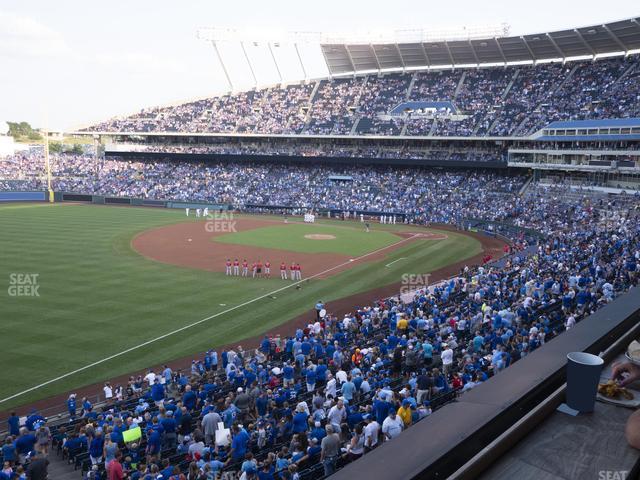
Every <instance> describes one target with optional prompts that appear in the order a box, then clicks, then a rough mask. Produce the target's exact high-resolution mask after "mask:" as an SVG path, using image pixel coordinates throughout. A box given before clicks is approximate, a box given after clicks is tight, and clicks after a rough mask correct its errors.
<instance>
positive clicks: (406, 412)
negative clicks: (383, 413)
mask: <svg viewBox="0 0 640 480" xmlns="http://www.w3.org/2000/svg"><path fill="white" fill-rule="evenodd" d="M397 415H398V417H400V419H401V420H402V423H403V424H404V428H407V427H408V426H410V425H411V402H410V401H409V400H407V399H404V400H403V401H402V405H401V406H400V408H398V412H397Z"/></svg>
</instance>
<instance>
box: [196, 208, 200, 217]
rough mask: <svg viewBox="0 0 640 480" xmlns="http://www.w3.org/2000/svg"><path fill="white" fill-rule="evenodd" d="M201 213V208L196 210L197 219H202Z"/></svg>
mask: <svg viewBox="0 0 640 480" xmlns="http://www.w3.org/2000/svg"><path fill="white" fill-rule="evenodd" d="M200 212H201V210H200V209H199V208H196V218H200Z"/></svg>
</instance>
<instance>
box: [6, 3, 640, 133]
mask: <svg viewBox="0 0 640 480" xmlns="http://www.w3.org/2000/svg"><path fill="white" fill-rule="evenodd" d="M602 6H603V4H602V2H599V1H595V0H581V1H576V0H563V1H557V0H553V1H552V0H538V1H536V2H524V1H515V0H511V1H509V0H492V1H490V2H478V1H477V0H458V1H457V2H432V1H428V0H421V1H420V0H415V1H414V0H395V1H389V0H385V1H381V0H366V1H361V0H323V1H320V2H301V1H300V0H297V1H293V0H283V1H271V2H269V1H264V0H262V1H243V0H236V1H233V2H232V1H228V0H225V1H220V0H209V1H205V0H183V1H175V0H174V1H166V0H129V1H126V2H125V1H121V0H111V1H109V2H94V1H88V0H84V1H80V0H59V1H50V0H49V1H47V0H39V1H29V0H2V2H0V64H1V65H2V67H1V68H0V120H12V121H13V120H26V121H29V122H31V123H32V124H33V125H35V126H44V125H45V124H48V125H49V128H51V129H70V128H73V127H76V126H80V125H83V124H87V123H90V122H93V121H98V120H102V119H105V118H109V117H111V116H114V115H123V114H127V113H132V112H134V111H137V110H139V109H140V108H143V107H147V106H153V105H161V104H167V103H172V102H178V101H181V100H186V99H192V98H200V97H205V96H211V95H215V94H217V93H220V92H223V91H225V90H226V89H227V85H226V81H225V79H224V75H223V73H222V70H221V69H220V67H219V64H218V62H217V60H216V57H215V55H214V52H213V49H212V48H211V45H210V44H208V43H206V42H204V41H202V40H198V38H197V37H196V32H197V30H198V29H199V28H201V27H207V26H219V27H228V28H240V29H243V30H246V31H257V30H265V29H269V30H271V29H279V30H283V31H314V32H333V33H336V34H340V33H345V32H347V33H348V32H352V31H354V30H357V31H366V30H372V31H375V30H378V29H386V30H389V29H405V28H423V27H425V28H428V27H430V28H435V29H437V30H443V29H446V28H451V29H456V28H461V27H463V26H479V25H485V24H487V25H498V24H500V23H503V22H506V23H508V24H509V25H510V26H511V33H512V34H523V33H534V32H537V31H545V30H554V29H561V28H566V27H576V26H584V25H589V24H593V23H602V22H607V21H612V20H620V19H623V18H628V17H632V16H637V15H638V14H640V7H639V6H638V3H637V0H625V1H622V0H609V1H608V2H607V3H606V10H604V11H603V10H602ZM249 53H250V55H251V56H252V59H253V60H254V61H255V62H256V67H257V71H258V80H259V82H260V83H261V84H271V83H275V82H276V78H277V77H276V74H275V69H274V68H273V67H272V64H271V61H270V58H269V57H268V51H266V50H265V49H264V48H262V49H261V48H260V47H258V48H255V47H250V48H249ZM303 53H304V56H305V62H306V63H307V67H308V69H309V70H310V71H311V74H312V76H321V75H323V73H324V66H323V63H322V58H321V56H320V54H319V50H318V49H317V47H314V46H311V45H309V46H306V47H305V49H304V52H303ZM223 55H225V58H226V61H227V63H228V67H229V69H230V70H231V74H232V77H233V80H234V83H235V84H237V85H238V86H244V87H249V86H250V83H251V77H250V74H249V72H248V70H247V68H246V66H245V64H244V62H243V58H242V53H241V51H240V49H239V48H238V46H237V45H231V44H229V45H225V46H223ZM277 55H278V56H279V60H280V62H281V65H282V68H283V74H284V76H285V78H286V79H291V80H294V79H298V78H300V77H301V72H300V69H299V67H298V65H297V64H296V62H295V57H294V56H293V52H292V50H291V49H290V48H287V47H285V46H283V47H282V49H281V50H280V51H278V52H277Z"/></svg>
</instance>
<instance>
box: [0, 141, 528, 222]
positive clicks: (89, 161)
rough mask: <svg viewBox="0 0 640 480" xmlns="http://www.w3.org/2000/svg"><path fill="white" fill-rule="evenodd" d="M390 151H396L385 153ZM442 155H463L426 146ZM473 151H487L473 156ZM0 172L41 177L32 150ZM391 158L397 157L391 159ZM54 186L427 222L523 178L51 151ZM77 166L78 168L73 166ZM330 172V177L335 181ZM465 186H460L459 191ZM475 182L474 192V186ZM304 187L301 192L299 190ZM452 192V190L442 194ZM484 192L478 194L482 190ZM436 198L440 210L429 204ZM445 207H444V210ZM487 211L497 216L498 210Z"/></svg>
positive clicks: (13, 177) (514, 186)
mask: <svg viewBox="0 0 640 480" xmlns="http://www.w3.org/2000/svg"><path fill="white" fill-rule="evenodd" d="M389 153H390V158H391V154H392V153H395V154H396V155H397V152H395V151H390V152H389ZM429 155H433V156H434V157H435V158H440V159H445V158H449V157H451V156H457V157H456V158H457V159H458V160H461V159H465V158H466V157H464V155H466V154H465V153H457V152H451V151H432V152H430V154H429ZM476 155H490V154H489V153H477V154H476ZM17 158H18V159H17V161H16V162H15V163H11V161H10V159H5V160H4V161H3V163H2V164H8V165H12V167H11V168H7V169H4V168H3V170H2V172H3V174H2V177H3V179H4V181H25V182H32V185H33V187H34V188H35V187H36V186H37V185H42V182H44V172H43V161H42V157H41V155H39V154H38V153H31V154H21V155H19V156H18V157H17ZM395 158H398V157H397V156H396V157H395ZM50 164H51V170H52V187H53V189H54V190H55V191H65V192H74V193H84V194H98V195H107V196H121V197H134V198H148V199H154V200H191V201H207V202H212V203H217V204H230V205H233V206H235V207H236V208H243V207H245V206H247V205H268V206H282V207H291V208H294V207H295V208H314V209H338V210H349V209H351V208H355V209H357V210H360V211H371V212H389V213H391V212H412V213H413V215H415V216H417V217H423V216H424V217H427V216H430V218H429V221H444V222H448V221H451V220H452V218H453V215H454V212H455V210H456V209H457V208H459V207H460V206H461V205H468V206H469V207H468V208H469V209H470V211H471V210H472V209H474V207H473V206H474V198H477V196H478V195H485V194H486V195H489V194H491V195H493V194H499V193H500V192H514V191H517V190H518V189H519V188H520V187H521V186H522V184H523V183H524V177H523V176H509V177H494V176H492V175H490V174H488V173H484V172H476V171H474V172H441V171H439V170H430V169H425V168H409V167H391V166H370V165H359V166H358V165H350V166H329V165H310V164H309V165H289V164H285V163H279V162H269V163H267V162H259V163H258V162H229V161H227V162H222V161H218V162H214V161H171V160H139V161H138V160H124V159H122V158H119V157H106V158H105V159H98V160H96V159H95V157H92V156H90V155H82V156H74V155H54V156H52V157H51V159H50ZM74 164H77V168H74ZM334 177H335V178H334ZM465 187H466V188H465ZM476 187H477V190H476ZM303 192H304V195H301V193H303ZM448 192H451V194H448ZM482 192H484V193H482ZM436 200H437V201H439V202H442V203H443V205H442V206H441V207H439V209H440V210H439V211H438V212H439V213H437V212H436V210H434V209H432V208H430V207H429V205H432V204H433V202H435V201H436ZM444 212H447V213H446V215H444ZM493 214H494V215H495V216H496V218H497V217H498V216H500V215H501V213H500V211H499V210H497V209H496V210H494V211H493Z"/></svg>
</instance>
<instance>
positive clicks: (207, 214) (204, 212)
mask: <svg viewBox="0 0 640 480" xmlns="http://www.w3.org/2000/svg"><path fill="white" fill-rule="evenodd" d="M202 216H203V217H208V216H209V208H208V207H205V208H204V211H203V212H202Z"/></svg>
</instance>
